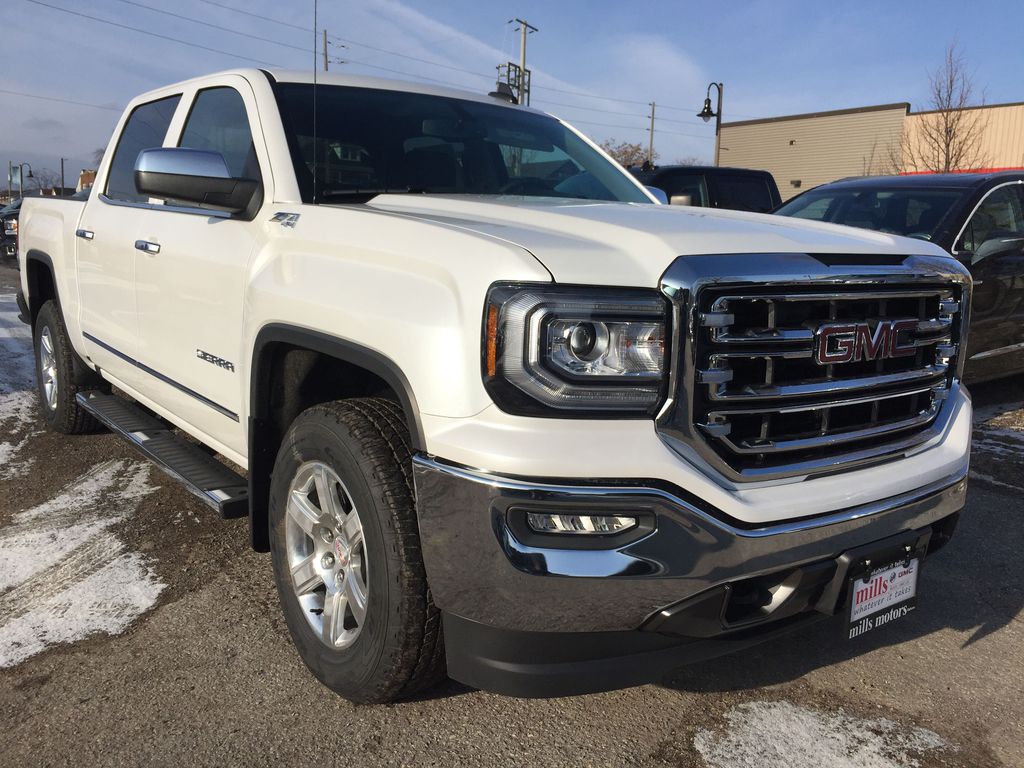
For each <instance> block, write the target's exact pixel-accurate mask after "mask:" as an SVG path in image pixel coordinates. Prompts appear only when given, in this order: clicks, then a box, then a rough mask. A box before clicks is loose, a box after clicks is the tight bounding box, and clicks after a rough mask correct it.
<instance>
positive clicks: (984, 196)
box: [775, 171, 1024, 381]
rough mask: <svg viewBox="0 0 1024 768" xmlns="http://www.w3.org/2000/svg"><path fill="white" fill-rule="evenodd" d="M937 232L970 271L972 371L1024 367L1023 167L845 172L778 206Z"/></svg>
mask: <svg viewBox="0 0 1024 768" xmlns="http://www.w3.org/2000/svg"><path fill="white" fill-rule="evenodd" d="M775 212H776V213H778V214H781V215H782V216H794V217H796V218H801V219H814V220H816V221H828V222H832V223H834V224H846V225H849V226H852V227H862V228H864V229H874V230H877V231H879V232H886V233H889V234H893V235H906V236H907V237H916V238H920V239H922V240H930V241H931V242H933V243H935V244H936V245H938V246H941V247H942V248H943V249H945V250H947V251H949V252H950V253H951V254H952V255H953V256H955V257H956V258H957V259H959V260H960V261H961V262H963V264H964V265H965V266H966V267H967V268H968V269H969V270H970V271H971V275H972V277H973V278H974V298H973V301H972V309H971V336H970V348H969V350H968V352H969V355H970V356H969V357H968V359H967V369H966V378H967V380H968V381H983V380H986V379H994V378H997V377H1000V376H1006V375H1009V374H1013V373H1019V372H1022V371H1024V171H1003V172H999V173H951V174H915V175H910V176H874V177H866V178H857V179H843V180H841V181H836V182H833V183H831V184H823V185H822V186H820V187H815V188H814V189H810V190H808V191H806V192H804V193H803V194H801V195H798V196H797V197H794V198H793V199H792V200H790V201H789V202H787V203H786V204H785V205H783V206H782V207H780V208H779V209H778V210H777V211H775Z"/></svg>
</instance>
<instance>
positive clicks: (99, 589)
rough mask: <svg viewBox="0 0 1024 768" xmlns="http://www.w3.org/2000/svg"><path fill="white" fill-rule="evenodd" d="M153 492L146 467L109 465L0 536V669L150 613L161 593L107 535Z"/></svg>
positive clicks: (138, 560)
mask: <svg viewBox="0 0 1024 768" xmlns="http://www.w3.org/2000/svg"><path fill="white" fill-rule="evenodd" d="M154 490H156V489H155V488H154V487H153V486H152V485H150V483H149V466H148V465H146V464H142V463H133V462H128V461H122V460H111V461H107V462H103V463H101V464H99V465H97V466H96V467H93V469H92V470H90V471H89V472H87V473H86V474H85V475H83V476H82V477H80V478H79V479H77V480H75V481H74V482H73V483H71V484H70V485H69V486H68V487H67V488H65V489H64V490H63V491H62V492H61V493H60V494H58V495H57V496H56V497H54V498H53V499H50V500H49V501H46V502H43V503H42V504H39V505H38V506H36V507H33V508H32V509H29V510H26V511H24V512H21V513H19V514H17V515H15V516H14V518H13V520H12V521H11V523H10V524H9V525H7V526H4V527H3V528H0V668H2V667H10V666H13V665H14V664H18V663H20V662H22V661H24V660H25V659H27V658H28V657H29V656H33V655H35V654H37V653H39V652H40V651H43V650H45V649H46V648H47V647H49V646H51V645H55V644H57V643H71V642H76V641H78V640H82V639H84V638H86V637H88V636H89V635H92V634H95V633H97V632H104V633H107V634H117V633H119V632H123V631H124V630H125V629H126V628H127V627H128V626H129V625H130V624H131V623H132V621H134V620H135V619H136V618H137V617H138V616H140V615H141V614H142V613H144V612H145V611H146V610H148V609H149V608H150V607H152V606H153V604H154V603H155V602H156V600H157V598H158V597H159V595H160V593H161V592H162V591H163V589H164V587H165V586H166V585H165V584H164V583H163V582H161V581H160V580H159V579H157V578H156V576H155V574H154V573H153V571H152V569H151V568H150V567H149V565H148V564H147V561H146V559H145V558H144V557H143V556H142V555H140V554H138V553H135V552H129V551H127V549H126V547H125V544H124V542H122V541H121V540H120V539H119V538H118V537H117V536H116V535H115V534H114V533H113V532H112V531H111V530H110V529H111V528H112V526H114V525H115V524H116V523H119V522H121V521H123V520H125V519H127V518H128V517H129V516H131V515H133V514H134V513H135V511H136V510H137V509H138V506H139V503H140V502H141V501H142V499H143V498H144V497H145V496H147V495H148V494H150V493H152V492H153V491H154Z"/></svg>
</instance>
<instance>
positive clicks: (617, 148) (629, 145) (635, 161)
mask: <svg viewBox="0 0 1024 768" xmlns="http://www.w3.org/2000/svg"><path fill="white" fill-rule="evenodd" d="M601 149H603V150H604V151H605V152H607V153H608V154H609V155H611V156H612V157H614V158H615V159H616V160H617V161H618V163H619V165H621V166H623V167H624V168H629V167H631V166H635V165H643V163H644V161H645V160H646V159H647V148H646V147H644V146H643V145H641V144H634V143H633V142H630V141H617V140H616V139H606V140H604V141H602V142H601ZM654 160H655V162H657V160H658V151H657V150H655V151H654Z"/></svg>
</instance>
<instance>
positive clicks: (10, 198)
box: [7, 160, 14, 203]
mask: <svg viewBox="0 0 1024 768" xmlns="http://www.w3.org/2000/svg"><path fill="white" fill-rule="evenodd" d="M13 183H14V163H12V162H11V161H10V160H8V161H7V202H8V203H13V202H14V187H12V186H11V185H12V184H13Z"/></svg>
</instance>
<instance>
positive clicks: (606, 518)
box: [526, 512, 637, 535]
mask: <svg viewBox="0 0 1024 768" xmlns="http://www.w3.org/2000/svg"><path fill="white" fill-rule="evenodd" d="M526 522H527V524H528V525H529V526H530V528H532V529H533V530H535V531H537V532H538V533H581V534H585V535H586V534H593V533H621V532H622V531H628V530H629V529H630V528H635V527H636V526H637V519H636V518H635V517H629V516H626V515H556V514H552V513H548V512H527V513H526Z"/></svg>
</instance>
